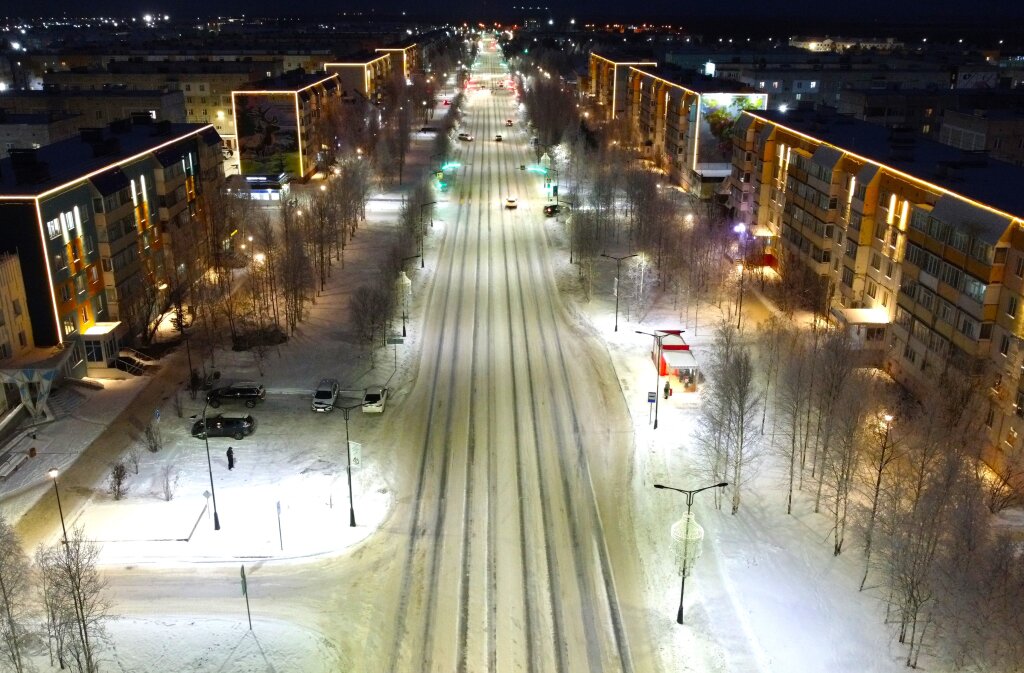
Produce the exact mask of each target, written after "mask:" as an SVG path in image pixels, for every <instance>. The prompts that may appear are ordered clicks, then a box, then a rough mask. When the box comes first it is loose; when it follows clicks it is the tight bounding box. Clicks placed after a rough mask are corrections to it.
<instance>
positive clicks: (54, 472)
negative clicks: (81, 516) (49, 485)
mask: <svg viewBox="0 0 1024 673" xmlns="http://www.w3.org/2000/svg"><path fill="white" fill-rule="evenodd" d="M46 474H48V475H49V476H50V479H53V492H54V493H56V494H57V511H58V512H59V513H60V529H61V530H62V531H64V544H67V543H68V529H67V527H66V526H65V525H64V508H63V507H61V506H60V489H59V488H57V476H58V475H59V474H60V471H59V470H58V469H57V468H55V467H51V468H50V471H49V472H47V473H46Z"/></svg>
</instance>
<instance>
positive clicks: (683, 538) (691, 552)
mask: <svg viewBox="0 0 1024 673" xmlns="http://www.w3.org/2000/svg"><path fill="white" fill-rule="evenodd" d="M728 485H729V482H726V481H723V482H721V483H718V484H712V485H711V486H704V487H703V488H695V489H692V490H691V489H686V488H676V487H674V486H665V485H664V484H655V485H654V488H661V489H665V490H667V491H676V492H677V493H682V494H683V495H685V496H686V517H685V518H684V521H685V523H684V524H683V526H682V530H677V529H676V526H673V528H672V537H673V538H675V539H676V541H677V542H678V543H680V544H681V545H683V550H682V553H681V554H680V556H682V558H683V581H682V586H681V587H680V589H679V612H678V613H676V623H677V624H682V623H683V598H685V596H686V575H687V574H688V573H689V572H690V568H689V566H690V564H691V558H690V557H691V556H693V559H692V560H694V561H695V560H696V559H697V556H698V555H699V554H700V549H699V548H698V547H697V546H696V545H694V544H693V543H697V544H699V541H700V540H701V539H703V536H704V531H703V529H701V528H700V526H698V525H697V522H696V521H694V520H693V515H692V514H690V508H691V507H693V496H695V495H697V494H698V493H700V492H701V491H706V490H708V489H711V488H725V487H726V486H728ZM694 529H695V530H694ZM691 533H697V535H692V534H691ZM691 540H692V541H691Z"/></svg>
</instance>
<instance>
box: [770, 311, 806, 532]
mask: <svg viewBox="0 0 1024 673" xmlns="http://www.w3.org/2000/svg"><path fill="white" fill-rule="evenodd" d="M808 351H809V347H808V344H807V339H806V336H805V335H804V333H802V332H799V331H796V330H792V331H790V333H789V338H788V339H787V340H786V342H785V344H784V346H783V348H782V355H781V357H780V361H781V362H780V373H779V383H778V386H777V387H776V391H777V399H778V402H777V404H776V407H775V410H776V414H775V417H776V418H778V419H779V420H780V421H781V423H782V432H781V434H780V435H779V440H780V441H779V444H778V445H777V448H778V451H779V453H780V454H781V455H782V456H783V457H784V458H785V459H786V462H788V463H789V470H788V472H787V479H786V485H787V486H786V514H792V513H793V490H794V488H795V486H796V480H797V471H798V470H802V469H803V466H802V463H801V461H800V454H801V449H800V447H801V444H802V442H801V438H802V436H803V429H804V424H803V422H802V421H803V419H804V418H805V416H806V412H807V409H808V407H809V405H810V380H811V378H812V372H813V369H812V367H811V362H809V359H808ZM773 439H774V438H773Z"/></svg>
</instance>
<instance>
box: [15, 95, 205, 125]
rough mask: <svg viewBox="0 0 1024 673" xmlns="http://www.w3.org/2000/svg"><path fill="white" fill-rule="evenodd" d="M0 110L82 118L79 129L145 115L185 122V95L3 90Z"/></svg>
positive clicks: (174, 121)
mask: <svg viewBox="0 0 1024 673" xmlns="http://www.w3.org/2000/svg"><path fill="white" fill-rule="evenodd" d="M0 109H2V110H6V111H7V112H9V113H17V114H50V113H64V114H72V115H81V117H82V119H81V126H106V125H107V124H110V123H111V122H113V121H115V120H117V119H128V118H130V117H131V116H132V115H134V114H145V115H148V116H149V117H150V119H152V120H153V121H169V122H172V123H175V124H181V123H183V122H184V121H185V96H184V95H183V94H182V92H180V91H157V90H134V89H133V90H128V89H123V88H107V89H96V90H86V91H60V90H55V91H24V90H18V91H5V92H3V93H0Z"/></svg>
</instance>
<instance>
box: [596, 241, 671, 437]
mask: <svg viewBox="0 0 1024 673" xmlns="http://www.w3.org/2000/svg"><path fill="white" fill-rule="evenodd" d="M601 256H602V257H607V258H608V259H614V260H615V331H616V332H618V331H619V271H620V269H621V268H622V260H624V259H629V258H630V257H636V254H632V255H623V256H621V257H616V256H614V255H606V254H604V253H603V252H602V253H601ZM655 427H657V426H655Z"/></svg>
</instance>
